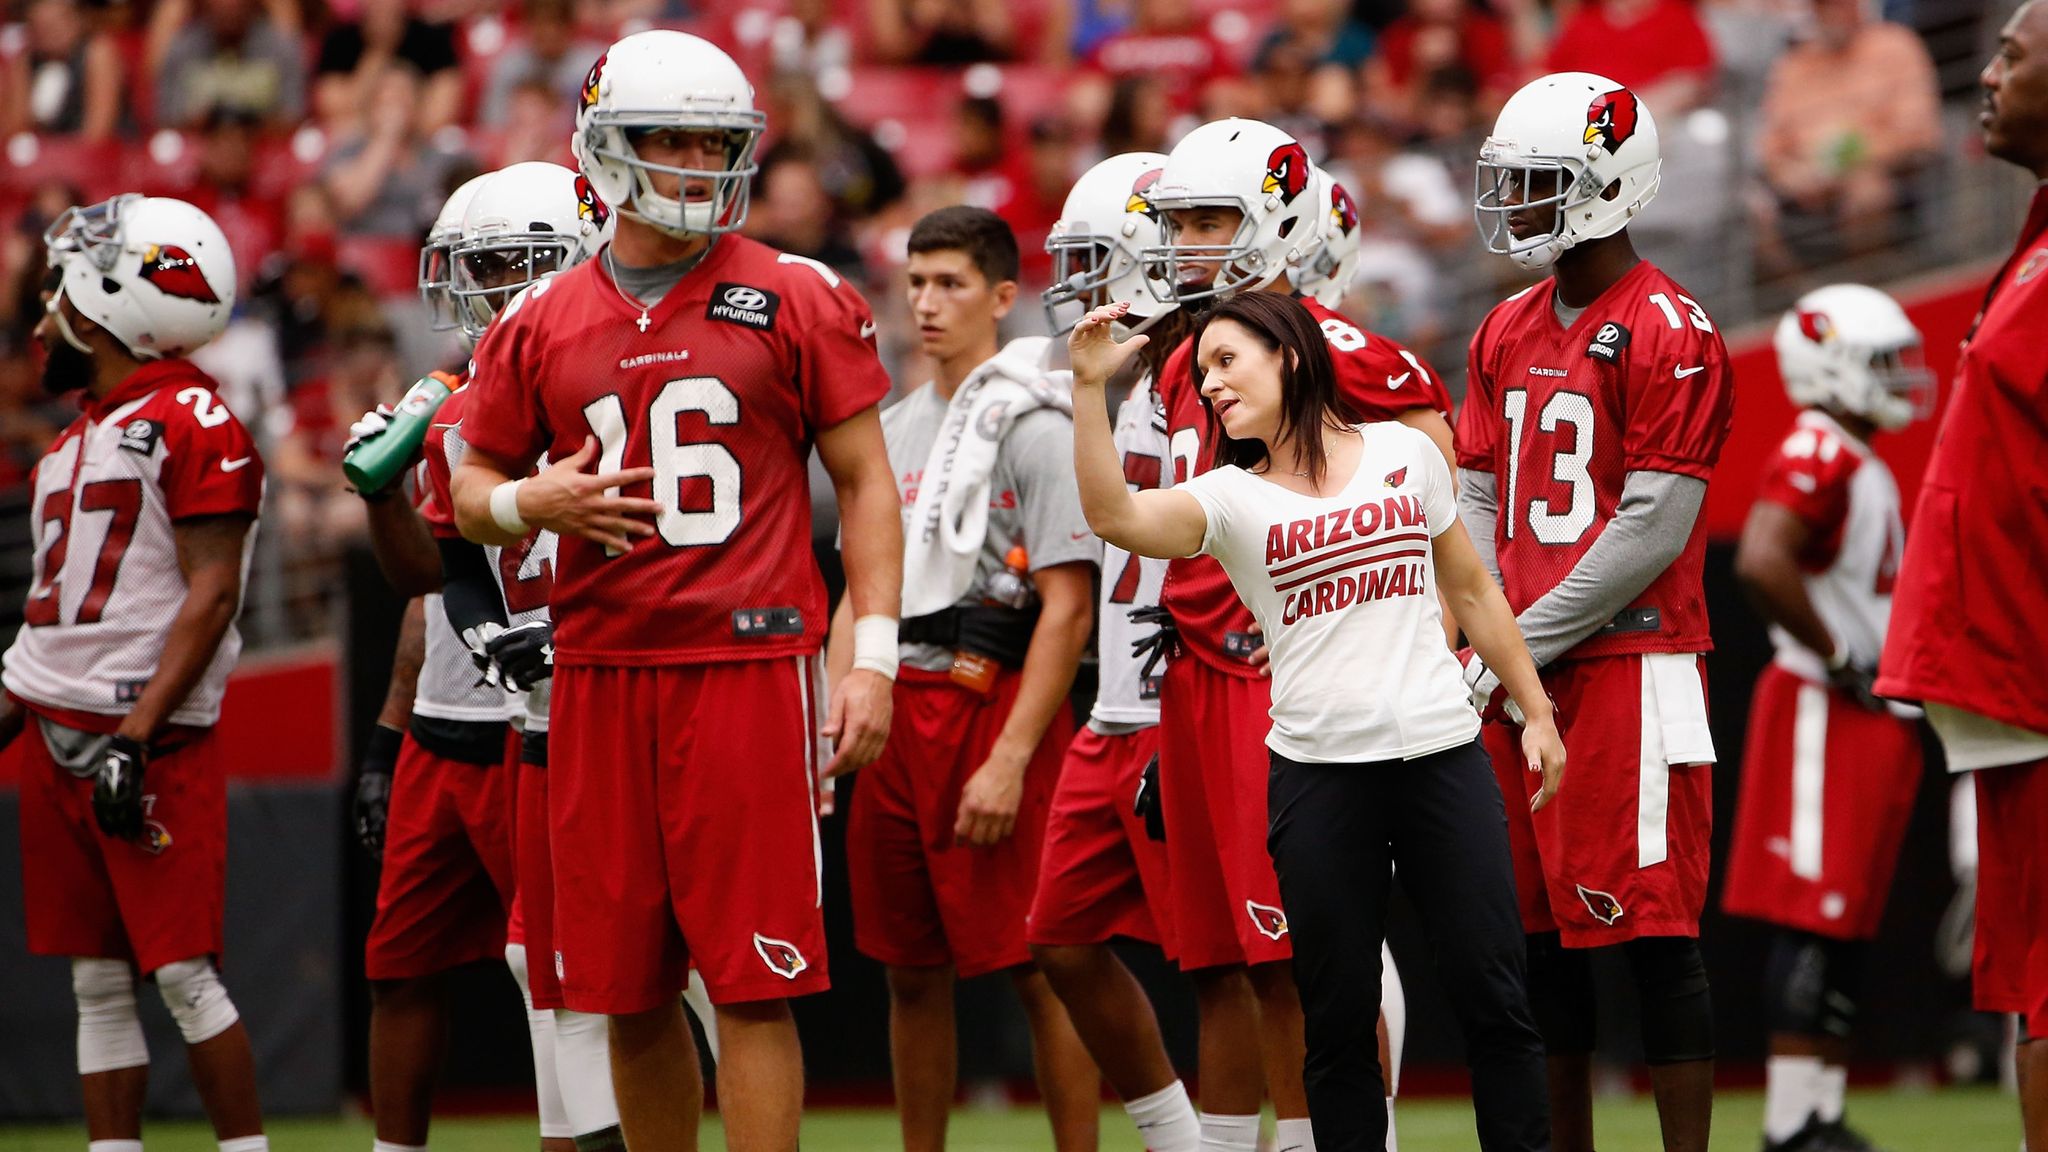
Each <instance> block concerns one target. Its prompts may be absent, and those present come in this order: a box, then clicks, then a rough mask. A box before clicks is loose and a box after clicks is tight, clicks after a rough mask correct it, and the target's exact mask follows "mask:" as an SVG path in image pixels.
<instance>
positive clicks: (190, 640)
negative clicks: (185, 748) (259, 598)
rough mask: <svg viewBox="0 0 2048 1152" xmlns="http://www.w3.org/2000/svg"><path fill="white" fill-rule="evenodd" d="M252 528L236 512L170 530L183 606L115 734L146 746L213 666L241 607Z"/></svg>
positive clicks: (251, 520)
mask: <svg viewBox="0 0 2048 1152" xmlns="http://www.w3.org/2000/svg"><path fill="white" fill-rule="evenodd" d="M254 524H255V519H254V518H253V517H250V516H245V515H239V514H237V515H229V516H198V517H194V518H192V519H190V520H181V521H179V522H177V523H176V524H173V525H172V526H171V535H172V537H173V538H174V539H175V540H176V542H177V546H178V570H179V571H180V572H182V573H184V576H185V602H184V603H183V604H181V605H180V606H179V607H178V614H177V615H176V616H174V617H172V618H171V626H170V628H169V629H168V630H167V631H166V632H165V633H164V651H163V656H162V657H160V658H159V659H158V660H157V666H156V675H154V676H152V677H150V678H149V683H148V684H147V685H145V686H144V687H143V689H142V695H141V697H140V698H139V699H137V700H136V701H135V707H134V708H132V709H130V710H129V712H128V715H127V716H125V717H123V718H122V720H121V726H120V727H119V728H117V729H116V730H115V732H114V734H115V735H116V736H120V737H123V738H125V739H129V740H133V741H135V742H136V743H138V744H142V745H145V746H146V745H148V743H149V742H150V741H151V740H152V739H154V738H155V737H156V735H157V733H158V732H159V731H160V730H161V729H162V728H163V726H164V721H165V720H167V719H168V718H169V717H170V715H171V713H173V712H175V711H177V709H178V706H179V705H180V704H183V703H184V702H185V698H186V697H187V696H190V695H191V694H192V688H193V686H194V685H196V684H198V683H199V678H200V676H201V675H203V674H204V673H205V672H206V666H207V665H208V664H211V663H212V662H213V654H214V652H215V651H216V650H218V649H219V648H220V642H221V639H222V638H223V637H225V636H226V635H227V632H228V626H229V625H231V624H233V623H234V622H235V613H236V612H238V611H240V610H241V607H242V544H243V542H244V541H245V540H246V539H247V538H248V535H249V529H250V528H251V527H252V526H253V525H254Z"/></svg>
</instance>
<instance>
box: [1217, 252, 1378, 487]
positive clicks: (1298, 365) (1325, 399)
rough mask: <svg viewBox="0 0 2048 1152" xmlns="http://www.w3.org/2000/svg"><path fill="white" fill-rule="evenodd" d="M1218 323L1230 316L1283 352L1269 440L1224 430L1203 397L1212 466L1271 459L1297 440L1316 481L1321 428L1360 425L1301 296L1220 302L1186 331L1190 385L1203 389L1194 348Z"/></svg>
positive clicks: (1247, 465)
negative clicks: (1276, 419)
mask: <svg viewBox="0 0 2048 1152" xmlns="http://www.w3.org/2000/svg"><path fill="white" fill-rule="evenodd" d="M1218 320H1229V321H1232V322H1234V323H1236V324H1237V325H1238V326H1240V327H1242V328H1244V329H1245V330H1246V331H1248V332H1250V333H1251V334H1252V336H1253V337H1254V338H1255V339H1257V340H1258V342H1259V343H1260V344H1261V345H1263V346H1265V348H1266V350H1267V351H1271V352H1279V353H1280V354H1281V355H1280V429H1279V431H1278V433H1276V434H1275V436H1274V443H1273V444H1270V445H1269V444H1266V443H1264V442H1262V441H1259V440H1238V439H1235V438H1233V437H1232V436H1231V435H1230V433H1228V432H1225V431H1224V430H1223V422H1222V421H1220V420H1218V419H1217V418H1216V411H1215V409H1213V408H1211V407H1210V406H1209V398H1208V397H1206V396H1202V411H1204V412H1206V413H1207V414H1208V418H1209V419H1208V424H1209V430H1208V436H1209V444H1210V445H1211V447H1210V459H1211V461H1213V463H1214V466H1216V467H1219V468H1220V467H1223V466H1224V465H1229V464H1235V465H1236V466H1238V467H1239V468H1244V469H1246V470H1251V469H1255V468H1257V467H1258V466H1259V465H1261V464H1266V463H1268V462H1269V461H1270V460H1271V458H1272V451H1271V450H1272V449H1273V448H1275V447H1278V446H1279V445H1280V444H1283V443H1286V442H1287V441H1289V440H1291V439H1294V438H1296V437H1299V438H1300V440H1301V454H1302V457H1303V458H1304V459H1305V460H1307V461H1308V472H1309V478H1310V479H1312V480H1314V481H1315V482H1316V483H1318V484H1320V483H1322V480H1323V469H1324V467H1325V465H1326V464H1327V463H1328V461H1327V460H1326V459H1325V458H1324V455H1323V438H1322V436H1321V435H1319V433H1320V432H1321V430H1322V429H1323V428H1324V427H1332V428H1348V427H1350V426H1351V425H1353V424H1356V423H1358V417H1357V416H1356V415H1355V414H1353V412H1352V411H1351V407H1350V405H1348V404H1346V403H1345V402H1344V398H1343V397H1342V396H1339V395H1338V394H1337V366H1336V364H1335V363H1333V362H1332V361H1331V360H1330V345H1329V341H1327V340H1325V339H1324V338H1323V332H1322V329H1321V328H1319V327H1317V326H1316V318H1315V316H1314V315H1313V314H1311V313H1310V312H1309V310H1308V309H1307V308H1306V307H1304V306H1303V305H1302V303H1301V301H1299V300H1296V299H1295V298H1294V297H1292V296H1289V295H1286V294H1285V293H1282V292H1240V293H1239V294H1237V295H1236V296H1233V297H1231V298H1230V299H1228V300H1226V301H1224V302H1223V303H1222V304H1219V305H1217V306H1216V307H1215V308H1212V309H1210V310H1209V312H1208V314H1207V315H1205V316H1203V317H1202V319H1201V321H1200V322H1199V323H1197V324H1196V325H1195V330H1194V332H1193V334H1192V335H1191V336H1190V339H1191V340H1192V341H1193V342H1194V343H1193V346H1192V347H1191V348H1190V349H1189V352H1190V355H1189V356H1188V373H1189V375H1190V376H1191V377H1192V379H1191V380H1190V382H1189V386H1190V387H1192V388H1194V390H1195V395H1197V396H1201V394H1202V370H1201V368H1200V367H1199V366H1198V365H1197V363H1196V361H1197V359H1198V357H1197V356H1196V355H1195V354H1194V353H1195V350H1197V349H1199V348H1200V347H1201V346H1202V334H1203V333H1205V332H1207V331H1208V330H1209V326H1210V325H1211V324H1214V323H1216V322H1217V321H1218Z"/></svg>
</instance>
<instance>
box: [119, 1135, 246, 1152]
mask: <svg viewBox="0 0 2048 1152" xmlns="http://www.w3.org/2000/svg"><path fill="white" fill-rule="evenodd" d="M138 1147H140V1145H138ZM220 1152H270V1137H268V1136H265V1135H262V1134H261V1133H259V1134H257V1135H255V1136H237V1137H235V1138H234V1139H233V1140H223V1141H221V1142H220Z"/></svg>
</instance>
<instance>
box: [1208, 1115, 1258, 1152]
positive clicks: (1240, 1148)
mask: <svg viewBox="0 0 2048 1152" xmlns="http://www.w3.org/2000/svg"><path fill="white" fill-rule="evenodd" d="M1201 1124H1202V1147H1201V1152H1257V1149H1258V1147H1259V1117H1258V1114H1257V1113H1256V1112H1255V1113H1253V1114H1252V1115H1250V1116H1218V1115H1216V1114H1214V1113H1211V1112H1204V1113H1202V1119H1201Z"/></svg>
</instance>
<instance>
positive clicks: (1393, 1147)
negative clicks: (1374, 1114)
mask: <svg viewBox="0 0 2048 1152" xmlns="http://www.w3.org/2000/svg"><path fill="white" fill-rule="evenodd" d="M1400 1147H1401V1142H1400V1141H1399V1140H1397V1139H1395V1138H1394V1098H1393V1097H1392V1096H1389V1097H1387V1152H1398V1150H1399V1149H1400Z"/></svg>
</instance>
